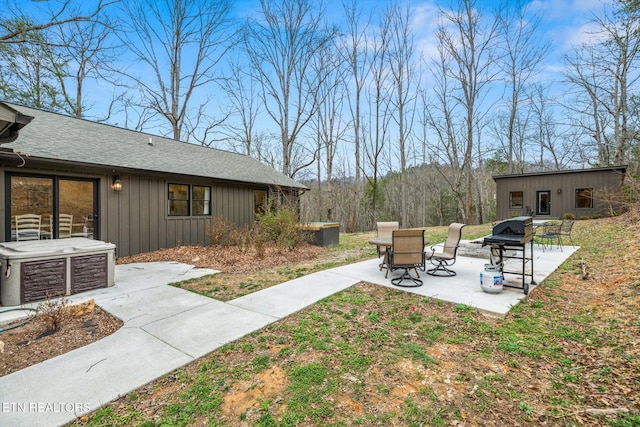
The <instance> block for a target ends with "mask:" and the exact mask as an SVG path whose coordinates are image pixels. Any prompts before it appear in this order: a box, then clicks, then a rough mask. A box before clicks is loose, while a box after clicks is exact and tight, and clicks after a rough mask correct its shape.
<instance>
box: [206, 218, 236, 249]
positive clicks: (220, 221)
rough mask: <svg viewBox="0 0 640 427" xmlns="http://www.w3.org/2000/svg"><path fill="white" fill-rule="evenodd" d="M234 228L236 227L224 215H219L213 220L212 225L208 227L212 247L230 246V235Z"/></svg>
mask: <svg viewBox="0 0 640 427" xmlns="http://www.w3.org/2000/svg"><path fill="white" fill-rule="evenodd" d="M234 228H235V226H234V225H233V224H231V223H230V222H228V221H227V220H226V219H225V218H224V216H223V215H218V216H215V217H213V218H212V219H211V223H210V224H209V226H208V227H207V236H209V240H210V241H211V244H212V245H223V246H228V245H229V244H230V240H229V238H230V234H231V231H232V230H233V229H234Z"/></svg>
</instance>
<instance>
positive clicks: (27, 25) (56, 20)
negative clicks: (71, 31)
mask: <svg viewBox="0 0 640 427" xmlns="http://www.w3.org/2000/svg"><path fill="white" fill-rule="evenodd" d="M118 2H120V0H99V1H98V4H97V5H95V6H92V7H91V8H90V9H89V10H86V11H82V10H79V9H78V8H77V7H75V6H76V5H77V2H74V1H73V0H52V1H48V2H46V6H48V8H46V9H44V10H42V12H43V13H42V15H40V14H37V16H43V17H42V18H41V19H39V20H35V15H34V16H28V17H27V16H26V15H25V14H24V13H23V10H24V9H25V8H24V4H22V3H23V2H20V3H18V2H16V1H10V0H4V1H2V2H1V3H0V4H1V5H2V10H3V11H4V16H5V17H7V18H5V19H3V20H2V21H0V28H1V29H0V44H4V43H23V42H29V39H30V37H29V34H30V33H33V32H42V31H44V30H47V29H52V28H56V27H64V26H66V25H68V24H70V23H74V22H91V21H96V20H97V19H98V16H99V15H100V13H101V12H102V11H103V10H105V9H106V8H107V7H109V6H111V5H113V4H116V3H118ZM33 3H35V2H33ZM12 22H13V23H15V22H20V23H21V24H20V25H13V24H12Z"/></svg>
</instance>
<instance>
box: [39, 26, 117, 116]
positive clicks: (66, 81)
mask: <svg viewBox="0 0 640 427" xmlns="http://www.w3.org/2000/svg"><path fill="white" fill-rule="evenodd" d="M98 18H99V19H98V20H95V21H87V22H85V21H74V22H71V23H70V24H69V25H67V26H64V27H57V30H58V35H57V40H58V42H57V43H58V44H59V46H60V47H59V48H57V49H56V52H55V53H54V55H56V56H59V57H62V58H66V61H65V63H66V66H65V67H55V68H54V69H53V70H52V71H53V72H54V74H55V75H56V77H57V79H58V82H59V86H60V90H61V96H62V98H63V105H64V107H63V108H64V110H65V111H66V112H67V113H68V114H70V115H72V116H75V117H85V116H86V114H87V111H88V110H90V109H91V107H92V105H89V104H88V101H87V99H86V95H87V88H86V83H87V80H93V81H98V80H102V81H110V80H111V79H110V76H111V72H110V71H109V69H110V65H109V64H110V63H111V62H113V61H114V60H115V58H116V55H117V50H118V47H117V46H116V45H115V44H114V43H113V42H114V39H115V38H114V37H112V36H113V31H114V26H113V24H112V23H110V22H109V18H108V17H106V16H100V15H98ZM50 63H51V64H53V65H54V66H55V64H57V62H56V61H54V60H51V61H50Z"/></svg>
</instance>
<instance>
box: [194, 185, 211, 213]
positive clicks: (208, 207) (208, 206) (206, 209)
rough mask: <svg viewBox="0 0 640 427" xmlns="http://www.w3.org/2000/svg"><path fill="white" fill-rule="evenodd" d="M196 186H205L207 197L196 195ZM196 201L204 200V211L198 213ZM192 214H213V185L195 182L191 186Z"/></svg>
mask: <svg viewBox="0 0 640 427" xmlns="http://www.w3.org/2000/svg"><path fill="white" fill-rule="evenodd" d="M196 188H204V189H205V190H206V191H205V198H204V199H197V198H196V197H195V191H194V190H195V189H196ZM196 202H204V203H203V204H202V207H203V208H204V209H203V211H204V212H203V213H196V211H195V207H194V205H195V203H196ZM191 216H211V186H208V185H197V184H193V185H192V186H191Z"/></svg>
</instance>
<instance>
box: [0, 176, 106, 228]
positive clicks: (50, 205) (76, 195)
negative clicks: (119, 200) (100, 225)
mask: <svg viewBox="0 0 640 427" xmlns="http://www.w3.org/2000/svg"><path fill="white" fill-rule="evenodd" d="M8 181H9V185H8V187H9V188H8V190H9V191H8V192H7V193H8V194H7V196H8V203H7V206H9V207H10V208H9V210H8V212H7V217H6V221H7V227H6V231H5V233H7V232H10V235H7V240H9V236H11V239H10V240H38V239H52V238H54V239H58V238H60V239H63V238H68V237H88V238H92V239H93V238H98V235H97V229H96V227H95V224H94V223H96V222H97V214H98V210H97V202H96V200H97V181H96V180H80V179H71V178H59V177H34V176H20V175H10V177H9V180H8ZM9 224H10V226H9Z"/></svg>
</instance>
